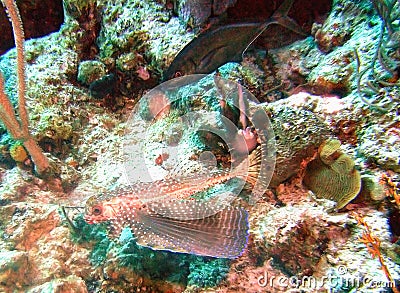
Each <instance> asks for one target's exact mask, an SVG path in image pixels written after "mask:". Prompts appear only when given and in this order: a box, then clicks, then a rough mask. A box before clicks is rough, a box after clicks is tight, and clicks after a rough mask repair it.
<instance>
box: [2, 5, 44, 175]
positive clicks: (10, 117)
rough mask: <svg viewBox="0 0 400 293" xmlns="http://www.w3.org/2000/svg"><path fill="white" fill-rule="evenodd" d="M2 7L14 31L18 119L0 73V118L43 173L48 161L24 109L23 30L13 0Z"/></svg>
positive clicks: (37, 168) (38, 170) (39, 171)
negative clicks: (30, 127) (36, 139)
mask: <svg viewBox="0 0 400 293" xmlns="http://www.w3.org/2000/svg"><path fill="white" fill-rule="evenodd" d="M2 3H3V5H4V7H6V9H7V13H8V16H9V17H10V20H11V24H12V27H13V32H14V39H15V45H16V49H17V76H18V113H19V121H18V119H17V117H16V115H15V112H14V107H13V105H12V103H11V101H10V99H9V97H8V96H7V95H6V93H5V89H4V79H3V76H2V75H1V74H0V119H1V120H2V121H3V123H4V125H5V126H6V128H7V130H8V132H9V133H10V135H11V136H12V137H13V138H14V139H16V140H20V141H22V143H23V145H24V146H25V148H26V149H27V150H28V152H29V154H30V156H31V158H32V161H33V162H34V164H35V166H36V170H37V172H38V173H39V174H41V173H43V172H44V171H45V170H46V169H48V167H49V161H48V159H47V157H46V156H45V155H44V154H43V152H42V150H41V148H40V147H39V146H38V144H37V143H36V141H35V140H34V139H33V137H32V136H31V134H30V132H29V118H28V112H27V109H26V100H25V94H26V82H25V57H24V30H23V28H22V21H21V17H20V14H19V11H18V7H17V5H16V3H15V1H14V0H2Z"/></svg>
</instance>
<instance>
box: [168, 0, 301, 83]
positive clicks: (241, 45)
mask: <svg viewBox="0 0 400 293" xmlns="http://www.w3.org/2000/svg"><path fill="white" fill-rule="evenodd" d="M292 4H293V0H285V1H284V2H283V3H282V4H281V6H279V8H278V9H277V10H276V11H275V12H274V14H273V15H272V16H271V17H270V18H268V19H267V20H266V21H264V22H251V23H236V24H229V25H225V26H220V27H216V28H212V29H210V30H208V31H206V32H204V33H202V34H200V35H199V36H197V37H196V38H195V39H193V40H192V41H191V42H190V43H189V44H187V45H186V46H185V47H184V48H183V49H182V50H181V51H180V52H179V53H178V55H177V56H176V57H175V58H174V60H173V61H172V63H171V65H170V66H169V68H168V69H167V71H166V72H165V73H164V80H168V79H172V78H174V77H179V76H183V75H189V74H199V73H205V74H208V73H211V72H213V71H215V70H216V69H217V68H219V67H220V66H222V65H224V64H225V63H228V62H240V61H242V58H243V54H244V52H245V51H246V50H247V49H248V48H249V46H250V45H251V44H252V43H253V42H254V41H255V40H256V39H257V38H258V37H259V36H260V35H261V34H262V33H263V32H264V31H265V30H266V29H267V28H268V27H269V26H270V25H271V24H278V25H280V26H283V27H285V28H287V29H290V30H291V31H294V32H296V33H297V34H299V35H304V36H306V35H307V34H306V33H305V32H304V31H303V30H302V29H301V27H300V26H299V25H298V24H297V23H296V22H295V21H294V20H293V19H291V18H289V17H288V15H287V14H288V12H289V10H290V8H291V7H292Z"/></svg>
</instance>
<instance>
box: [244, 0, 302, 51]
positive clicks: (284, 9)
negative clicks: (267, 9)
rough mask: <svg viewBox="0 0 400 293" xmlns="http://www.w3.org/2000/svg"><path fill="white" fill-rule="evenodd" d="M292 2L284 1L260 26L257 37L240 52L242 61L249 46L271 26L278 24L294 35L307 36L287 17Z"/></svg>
mask: <svg viewBox="0 0 400 293" xmlns="http://www.w3.org/2000/svg"><path fill="white" fill-rule="evenodd" d="M292 4H293V0H284V1H283V3H282V4H281V5H280V6H279V7H278V9H277V10H276V11H275V12H274V14H273V15H272V16H271V18H269V19H268V20H267V21H266V22H265V23H264V24H262V25H261V26H260V30H259V32H258V33H257V35H256V36H255V37H254V38H253V39H252V40H251V42H250V43H249V44H248V45H247V46H246V48H245V49H244V50H243V52H242V59H243V57H244V53H245V52H246V51H247V49H249V47H250V46H251V44H253V43H254V41H255V40H256V39H257V38H258V37H259V36H260V35H261V34H262V33H263V32H264V31H265V30H266V29H267V28H268V27H269V26H270V25H271V24H279V25H281V26H283V27H285V28H287V29H290V30H291V31H294V32H295V33H297V34H299V35H303V36H307V33H306V32H305V31H304V30H303V29H302V28H301V27H300V26H299V25H298V23H297V22H296V21H294V20H293V19H291V18H290V17H289V16H288V13H289V10H290V8H291V7H292Z"/></svg>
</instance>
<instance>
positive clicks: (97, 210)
mask: <svg viewBox="0 0 400 293" xmlns="http://www.w3.org/2000/svg"><path fill="white" fill-rule="evenodd" d="M102 212H103V209H102V208H101V206H94V207H93V208H92V214H93V215H95V216H100V215H101V213H102Z"/></svg>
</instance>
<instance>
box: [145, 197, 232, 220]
mask: <svg viewBox="0 0 400 293" xmlns="http://www.w3.org/2000/svg"><path fill="white" fill-rule="evenodd" d="M235 198H236V196H235V195H234V194H232V193H230V192H223V193H217V194H215V195H214V196H213V198H211V199H208V200H207V201H200V200H194V199H193V200H179V199H175V200H169V201H158V202H151V203H148V204H147V206H148V207H149V209H150V210H152V211H153V212H155V213H157V214H159V215H162V216H164V217H168V218H172V219H176V220H185V221H186V220H197V219H202V218H206V217H209V216H212V215H215V214H216V213H218V212H220V211H221V210H223V209H225V208H227V207H228V206H229V205H230V203H231V202H232V201H233V200H234V199H235Z"/></svg>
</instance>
